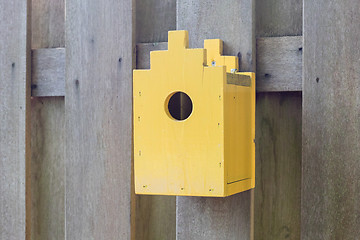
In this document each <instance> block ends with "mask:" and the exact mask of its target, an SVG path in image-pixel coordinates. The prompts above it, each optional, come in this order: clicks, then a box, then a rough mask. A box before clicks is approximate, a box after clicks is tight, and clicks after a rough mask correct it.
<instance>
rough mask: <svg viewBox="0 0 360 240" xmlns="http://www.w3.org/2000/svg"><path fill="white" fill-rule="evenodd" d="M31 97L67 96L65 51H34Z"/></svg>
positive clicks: (62, 49) (60, 49) (52, 49)
mask: <svg viewBox="0 0 360 240" xmlns="http://www.w3.org/2000/svg"><path fill="white" fill-rule="evenodd" d="M31 64H32V72H31V79H32V81H31V95H32V96H34V97H54V96H65V49H64V48H48V49H46V48H42V49H34V50H32V62H31Z"/></svg>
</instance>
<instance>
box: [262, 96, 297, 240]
mask: <svg viewBox="0 0 360 240" xmlns="http://www.w3.org/2000/svg"><path fill="white" fill-rule="evenodd" d="M301 103H302V101H301V92H297V93H290V92H282V93H258V94H257V102H256V110H257V111H256V130H257V131H256V184H255V239H257V240H282V239H284V240H285V239H291V240H298V239H300V199H301V196H300V194H301Z"/></svg>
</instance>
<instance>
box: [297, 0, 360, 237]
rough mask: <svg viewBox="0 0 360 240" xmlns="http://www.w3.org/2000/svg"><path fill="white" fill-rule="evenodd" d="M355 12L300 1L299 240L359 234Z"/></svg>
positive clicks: (347, 6)
mask: <svg viewBox="0 0 360 240" xmlns="http://www.w3.org/2000/svg"><path fill="white" fill-rule="evenodd" d="M359 9H360V2H359V1H357V0H348V1H340V0H332V1H324V0H320V1H304V72H303V73H304V78H303V84H304V93H303V94H304V95H303V96H304V98H303V178H302V179H303V183H302V201H301V202H302V207H301V214H302V231H301V234H302V239H304V240H305V239H344V240H347V239H358V238H359V235H360V228H359V226H360V208H359V201H360V191H359V189H360V164H359V159H360V148H359V142H360V72H359V66H360V42H359V38H360V29H359V25H360V12H359Z"/></svg>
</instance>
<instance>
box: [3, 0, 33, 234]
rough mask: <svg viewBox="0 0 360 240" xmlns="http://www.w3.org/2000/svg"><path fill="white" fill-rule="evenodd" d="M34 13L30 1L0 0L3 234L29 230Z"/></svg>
mask: <svg viewBox="0 0 360 240" xmlns="http://www.w3.org/2000/svg"><path fill="white" fill-rule="evenodd" d="M30 19H31V18H30V1H22V0H15V1H1V2H0V32H1V35H0V84H1V87H0V96H1V102H0V176H1V177H0V239H10V240H11V239H14V240H15V239H16V240H17V239H25V237H26V235H27V234H28V233H29V229H27V228H26V226H29V225H30V221H29V220H30V209H29V207H30V204H29V201H28V199H30V192H28V187H29V186H28V184H29V181H28V180H27V178H28V176H29V174H28V171H29V170H30V169H29V162H30V126H29V122H30V119H29V118H30V43H31V39H30V36H29V35H30V29H29V26H30V23H29V21H30ZM26 195H28V196H26Z"/></svg>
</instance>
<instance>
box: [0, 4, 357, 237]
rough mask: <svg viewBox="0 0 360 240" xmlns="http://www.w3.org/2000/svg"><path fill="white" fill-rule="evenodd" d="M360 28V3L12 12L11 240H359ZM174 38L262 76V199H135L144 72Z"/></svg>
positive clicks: (32, 7) (1, 209)
mask: <svg viewBox="0 0 360 240" xmlns="http://www.w3.org/2000/svg"><path fill="white" fill-rule="evenodd" d="M65 16H66V19H65ZM303 23H304V24H303ZM359 25H360V2H359V1H357V0H347V1H343V0H328V1H325V0H316V1H315V0H312V1H304V2H303V1H302V0H226V1H225V0H211V1H210V0H201V1H200V0H178V1H176V0H147V1H145V0H136V1H135V0H104V1H97V0H67V1H66V4H65V0H27V1H22V0H13V1H1V2H0V60H1V61H0V96H1V102H0V114H1V116H0V137H1V138H0V176H1V177H0V239H32V240H42V239H44V240H45V239H60V240H61V239H136V240H145V239H154V240H155V239H165V240H171V239H179V240H182V239H184V240H185V239H186V240H188V239H206V240H210V239H244V240H247V239H256V240H272V239H274V240H280V239H294V240H295V239H357V238H358V236H360V228H359V226H360V210H359V209H360V208H359V201H360V191H359V189H360V162H359V160H360V148H359V142H360V98H359V96H360V72H359V70H358V69H359V66H360V41H359V38H360V29H359ZM174 29H186V30H188V31H189V37H190V47H202V46H203V45H202V44H203V40H204V39H209V38H220V39H222V40H224V53H225V54H226V55H235V56H239V58H240V70H241V71H256V73H257V104H256V187H255V189H254V190H252V191H247V192H244V193H240V194H237V195H234V196H231V197H228V198H200V197H171V196H136V195H135V194H134V189H133V170H132V69H133V68H135V67H136V68H148V67H149V64H150V63H149V52H150V51H152V50H158V49H166V48H167V43H166V41H167V31H169V30H174Z"/></svg>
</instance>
